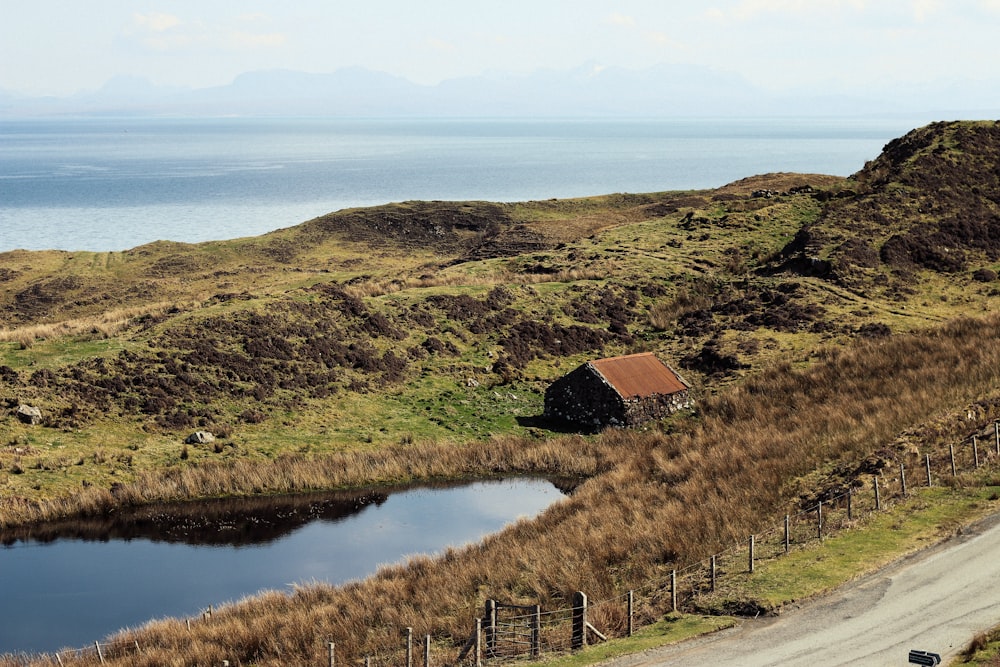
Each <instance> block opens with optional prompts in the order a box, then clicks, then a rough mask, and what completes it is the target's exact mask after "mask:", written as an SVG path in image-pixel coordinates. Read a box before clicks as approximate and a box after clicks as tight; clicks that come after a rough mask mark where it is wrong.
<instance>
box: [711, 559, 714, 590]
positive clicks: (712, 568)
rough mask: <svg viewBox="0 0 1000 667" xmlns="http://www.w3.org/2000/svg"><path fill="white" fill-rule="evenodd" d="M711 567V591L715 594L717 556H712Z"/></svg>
mask: <svg viewBox="0 0 1000 667" xmlns="http://www.w3.org/2000/svg"><path fill="white" fill-rule="evenodd" d="M710 567H711V570H712V575H711V581H712V589H711V590H712V592H713V593H714V592H715V556H712V564H711V566H710Z"/></svg>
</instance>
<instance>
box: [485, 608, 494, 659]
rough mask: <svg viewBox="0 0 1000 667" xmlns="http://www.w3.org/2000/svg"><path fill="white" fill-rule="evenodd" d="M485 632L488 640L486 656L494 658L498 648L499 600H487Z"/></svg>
mask: <svg viewBox="0 0 1000 667" xmlns="http://www.w3.org/2000/svg"><path fill="white" fill-rule="evenodd" d="M483 634H484V635H485V637H484V639H485V640H486V657H487V658H492V657H494V656H495V655H496V650H497V601H496V600H493V599H489V600H487V601H486V608H485V613H484V614H483Z"/></svg>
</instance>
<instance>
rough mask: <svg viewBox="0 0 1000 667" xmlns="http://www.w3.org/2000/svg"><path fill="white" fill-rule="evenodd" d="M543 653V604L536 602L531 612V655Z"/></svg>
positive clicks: (535, 655)
mask: <svg viewBox="0 0 1000 667" xmlns="http://www.w3.org/2000/svg"><path fill="white" fill-rule="evenodd" d="M541 654H542V605H540V604H536V605H535V608H534V609H533V610H532V614H531V657H532V658H537V657H538V656H540V655H541Z"/></svg>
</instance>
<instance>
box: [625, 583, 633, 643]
mask: <svg viewBox="0 0 1000 667" xmlns="http://www.w3.org/2000/svg"><path fill="white" fill-rule="evenodd" d="M634 617H635V593H634V592H633V591H629V592H628V628H627V629H626V632H628V634H627V635H626V636H628V637H631V636H632V632H633V631H634V630H635V625H634V621H633V619H634Z"/></svg>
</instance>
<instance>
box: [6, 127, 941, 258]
mask: <svg viewBox="0 0 1000 667" xmlns="http://www.w3.org/2000/svg"><path fill="white" fill-rule="evenodd" d="M924 122H925V119H912V120H911V119H899V118H895V119H816V118H810V119H795V118H777V119H753V120H738V119H737V120H733V119H725V120H713V119H688V120H684V119H671V120H601V119H586V120H583V119H575V120H558V119H556V120H471V119H470V120H456V119H447V120H445V119H439V120H435V119H424V120H344V119H294V118H291V119H289V118H284V119H247V118H218V119H176V118H162V119H136V118H123V119H78V120H66V119H60V120H24V121H4V122H2V123H0V252H2V251H5V250H11V249H14V248H25V249H30V250H40V249H46V248H57V249H62V250H95V251H109V250H124V249H127V248H131V247H134V246H137V245H140V244H143V243H148V242H150V241H155V240H158V239H167V240H171V241H184V242H197V241H207V240H213V239H228V238H236V237H243V236H252V235H257V234H262V233H264V232H267V231H271V230H274V229H278V228H281V227H288V226H291V225H295V224H298V223H300V222H303V221H305V220H308V219H311V218H314V217H316V216H319V215H322V214H325V213H329V212H331V211H335V210H338V209H342V208H347V207H352V206H371V205H376V204H384V203H388V202H395V201H404V200H410V199H424V200H467V199H480V200H489V201H527V200H533V199H548V198H551V197H579V196H589V195H599V194H606V193H611V192H657V191H663V190H680V189H689V188H710V187H718V186H720V185H724V184H726V183H729V182H731V181H733V180H736V179H739V178H743V177H746V176H752V175H755V174H761V173H766V172H774V171H796V172H812V173H825V174H836V175H841V176H847V175H849V174H852V173H854V172H856V171H858V170H859V169H861V167H862V166H863V165H864V163H865V161H866V160H870V159H872V158H874V157H876V156H877V155H878V154H879V152H881V150H882V147H883V146H884V145H885V143H886V142H888V141H889V140H891V139H893V138H895V137H898V136H901V135H902V134H904V133H905V132H907V131H908V130H910V129H913V128H914V127H916V126H918V125H921V124H923V123H924Z"/></svg>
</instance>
